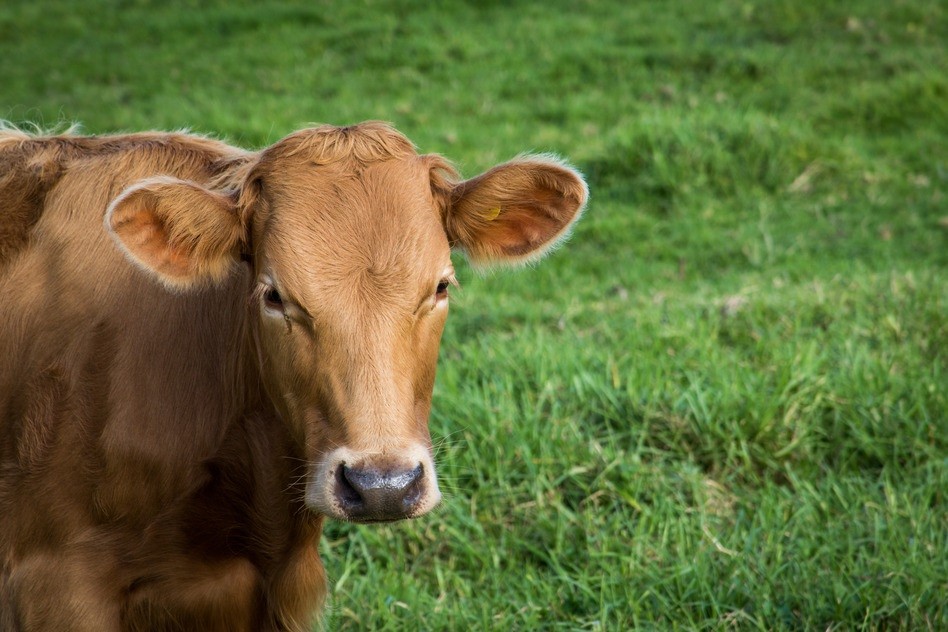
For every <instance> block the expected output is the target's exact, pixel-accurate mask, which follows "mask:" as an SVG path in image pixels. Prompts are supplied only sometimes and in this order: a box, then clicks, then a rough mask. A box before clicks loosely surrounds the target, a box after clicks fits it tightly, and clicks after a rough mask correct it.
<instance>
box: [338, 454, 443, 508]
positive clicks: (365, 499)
mask: <svg viewBox="0 0 948 632" xmlns="http://www.w3.org/2000/svg"><path fill="white" fill-rule="evenodd" d="M424 474H425V470H424V467H423V466H422V465H420V464H419V465H417V466H415V467H414V468H412V469H410V470H394V471H393V470H377V469H375V468H371V467H369V468H362V469H360V468H350V467H348V466H346V465H345V464H342V465H340V466H339V467H338V468H337V469H336V477H335V478H336V489H335V496H336V500H337V502H338V503H339V506H340V508H341V509H342V510H343V511H344V512H345V514H346V516H347V517H348V518H350V519H355V520H363V521H380V520H398V519H400V518H406V517H408V516H410V515H411V514H412V513H413V512H414V510H415V509H416V507H417V506H418V504H419V503H420V502H421V501H422V499H423V498H424V496H425V489H426V487H425V475H424Z"/></svg>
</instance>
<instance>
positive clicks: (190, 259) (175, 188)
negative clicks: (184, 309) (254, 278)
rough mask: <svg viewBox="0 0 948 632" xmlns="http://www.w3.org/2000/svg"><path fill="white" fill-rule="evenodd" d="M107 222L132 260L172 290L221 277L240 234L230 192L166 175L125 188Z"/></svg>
mask: <svg viewBox="0 0 948 632" xmlns="http://www.w3.org/2000/svg"><path fill="white" fill-rule="evenodd" d="M105 227H106V230H108V231H109V232H110V233H111V234H112V237H113V238H115V240H116V242H118V244H119V246H121V248H122V250H124V251H125V253H126V255H127V256H128V258H129V259H131V261H132V262H133V263H135V264H137V265H138V266H139V267H140V268H142V269H143V270H145V271H146V272H148V273H150V274H151V275H153V276H154V277H155V278H156V279H157V280H158V281H160V282H161V283H162V284H164V285H165V286H167V287H169V288H170V289H173V290H188V289H191V288H195V287H199V286H202V285H206V284H208V283H216V282H220V281H222V280H223V279H224V278H225V277H226V276H227V274H228V272H229V271H230V269H231V267H232V266H233V264H234V263H235V262H236V261H237V260H238V259H239V255H240V245H241V242H242V240H243V236H244V228H243V225H242V222H241V220H240V217H239V214H238V213H237V210H236V204H235V201H234V199H233V198H232V197H230V196H227V195H223V194H221V193H217V192H214V191H210V190H208V189H206V188H204V187H202V186H201V185H199V184H197V183H195V182H189V181H185V180H178V179H177V178H167V177H162V178H150V179H147V180H142V181H140V182H137V183H135V184H134V185H132V186H130V187H129V188H127V189H125V191H123V192H122V193H121V195H119V196H118V197H117V198H115V200H113V201H112V203H111V204H110V205H109V209H108V211H107V212H106V214H105Z"/></svg>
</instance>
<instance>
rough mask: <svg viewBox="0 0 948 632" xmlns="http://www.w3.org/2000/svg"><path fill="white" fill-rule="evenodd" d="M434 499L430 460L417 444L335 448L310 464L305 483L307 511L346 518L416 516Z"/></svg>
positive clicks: (434, 481)
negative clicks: (361, 448) (394, 446)
mask: <svg viewBox="0 0 948 632" xmlns="http://www.w3.org/2000/svg"><path fill="white" fill-rule="evenodd" d="M440 501H441V491H440V490H439V489H438V479H437V476H436V474H435V469H434V462H433V461H432V459H431V454H430V452H429V451H428V449H427V448H426V447H424V446H422V445H414V446H410V447H408V448H404V449H400V450H393V449H391V448H387V449H384V450H351V449H349V448H337V449H335V450H333V451H332V452H329V453H327V454H325V455H324V456H323V457H322V458H321V459H320V460H318V461H317V462H316V463H315V464H314V466H313V470H312V474H311V476H310V480H309V483H308V484H307V487H306V504H307V506H308V507H309V508H310V509H311V510H313V511H315V512H317V513H320V514H323V515H326V516H329V517H331V518H336V519H337V520H346V521H350V522H363V523H369V522H392V521H395V520H403V519H406V518H417V517H418V516H421V515H424V514H425V513H427V512H429V511H431V509H433V508H434V507H435V506H436V505H437V504H438V503H439V502H440Z"/></svg>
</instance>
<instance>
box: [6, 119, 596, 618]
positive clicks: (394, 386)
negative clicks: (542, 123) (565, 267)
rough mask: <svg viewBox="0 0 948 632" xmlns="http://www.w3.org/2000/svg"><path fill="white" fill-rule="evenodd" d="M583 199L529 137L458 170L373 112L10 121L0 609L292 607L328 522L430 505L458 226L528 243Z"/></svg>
mask: <svg viewBox="0 0 948 632" xmlns="http://www.w3.org/2000/svg"><path fill="white" fill-rule="evenodd" d="M585 199H586V187H585V184H584V183H583V180H582V179H581V178H580V176H579V175H578V174H577V173H576V172H575V171H573V170H572V169H570V168H569V167H568V166H566V165H564V164H563V163H561V162H558V161H556V160H554V159H551V158H549V157H542V156H526V157H522V158H518V159H516V160H514V161H512V162H508V163H506V164H502V165H500V166H497V167H495V168H493V169H491V170H489V171H487V172H486V173H484V174H482V175H480V176H478V177H476V178H473V179H471V180H466V181H461V182H459V181H457V179H456V174H455V173H454V171H453V170H452V169H451V167H450V166H449V164H448V163H446V162H445V161H444V160H443V159H442V158H440V157H439V156H436V155H418V154H417V153H416V152H415V150H414V147H413V146H412V144H411V143H410V142H409V141H408V140H407V139H406V138H405V137H403V136H401V135H400V134H398V133H397V132H395V131H394V130H393V129H391V128H389V127H387V126H386V125H384V124H380V123H364V124H361V125H357V126H353V127H342V128H337V127H329V126H326V127H319V128H315V129H307V130H303V131H300V132H296V133H294V134H292V135H290V136H288V137H287V138H284V139H283V140H281V141H279V142H278V143H276V144H275V145H272V146H271V147H268V148H266V149H264V150H262V151H260V152H246V151H243V150H240V149H236V148H234V147H230V146H228V145H225V144H223V143H220V142H216V141H213V140H208V139H205V138H200V137H195V136H189V135H183V134H163V133H146V134H131V135H122V136H106V137H79V136H72V135H69V134H66V135H62V136H56V137H32V136H29V135H27V134H24V133H22V132H18V131H15V130H5V131H0V296H2V299H0V629H2V630H4V631H6V630H57V631H59V630H95V631H97V632H101V631H109V630H254V631H256V630H302V629H305V628H307V626H308V625H310V623H311V622H312V618H313V615H314V613H315V612H316V611H317V610H318V608H319V606H320V604H321V603H322V601H323V599H324V596H325V593H326V579H325V575H324V571H323V567H322V564H321V562H320V559H319V555H318V552H317V542H318V539H319V534H320V529H321V526H322V521H323V518H324V517H326V516H328V517H331V518H336V519H340V520H351V521H354V522H381V521H389V520H397V519H401V518H411V517H415V516H419V515H421V514H424V513H425V512H427V511H429V510H430V509H431V508H432V507H434V506H435V505H436V504H437V503H438V502H439V499H440V493H439V491H438V484H437V480H436V477H435V469H434V464H433V463H432V458H431V452H430V446H431V442H430V436H429V433H428V413H429V408H430V403H431V392H432V386H433V382H434V376H435V362H436V358H437V354H438V346H439V341H440V337H441V330H442V327H443V326H444V322H445V317H446V316H447V311H448V310H447V303H448V301H447V294H448V286H449V285H451V284H453V283H454V272H453V269H452V267H451V260H450V248H451V247H452V246H453V247H456V248H458V249H460V250H462V251H464V252H465V253H466V254H467V257H468V258H469V259H470V260H472V261H473V262H474V263H475V264H495V263H501V264H502V263H517V262H522V261H529V260H532V259H535V258H537V257H538V256H539V255H541V254H542V253H543V252H545V251H546V250H548V249H549V248H550V247H551V246H552V245H553V244H555V243H556V242H557V241H558V240H560V239H561V238H562V237H563V236H564V234H565V233H566V232H567V230H568V229H569V227H570V225H571V224H572V223H573V222H574V221H575V220H576V218H577V217H578V215H579V212H580V210H581V208H582V206H583V204H584V202H585ZM103 220H104V227H103ZM130 263H131V264H134V265H130Z"/></svg>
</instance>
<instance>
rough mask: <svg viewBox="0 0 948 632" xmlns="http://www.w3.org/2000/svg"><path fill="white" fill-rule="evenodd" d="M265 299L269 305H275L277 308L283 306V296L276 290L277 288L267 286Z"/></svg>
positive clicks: (264, 294)
mask: <svg viewBox="0 0 948 632" xmlns="http://www.w3.org/2000/svg"><path fill="white" fill-rule="evenodd" d="M263 301H264V302H265V303H266V304H267V306H268V307H273V308H275V309H282V308H283V297H282V296H280V293H279V292H277V291H276V289H275V288H272V287H270V288H267V289H266V291H265V292H264V293H263Z"/></svg>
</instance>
